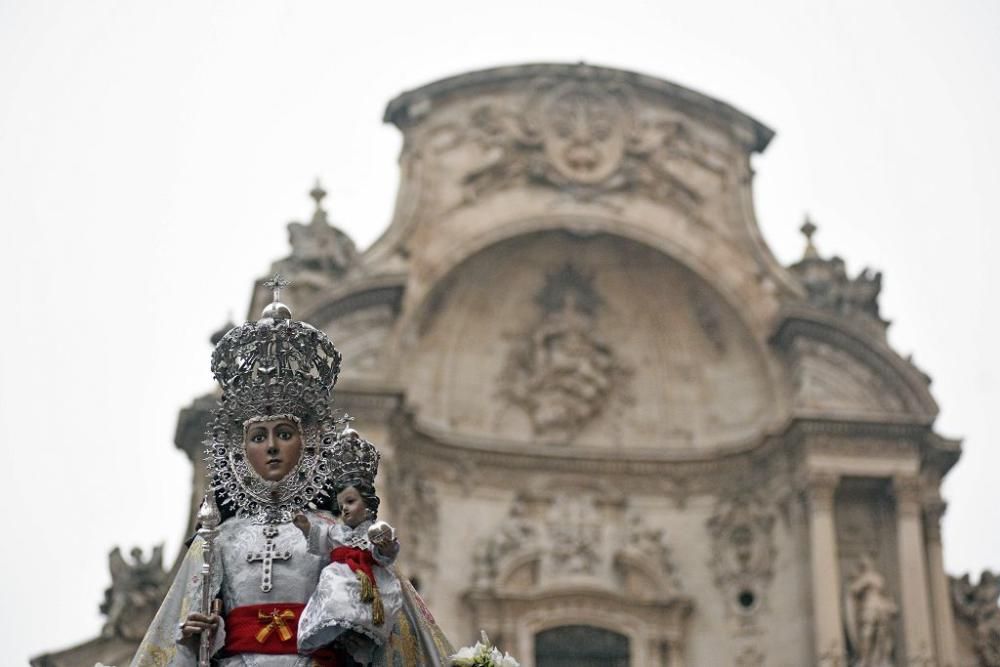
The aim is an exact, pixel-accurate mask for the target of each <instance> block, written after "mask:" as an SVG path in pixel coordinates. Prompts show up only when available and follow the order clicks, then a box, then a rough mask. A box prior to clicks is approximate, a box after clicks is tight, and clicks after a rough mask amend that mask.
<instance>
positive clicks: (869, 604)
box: [844, 555, 899, 667]
mask: <svg viewBox="0 0 1000 667" xmlns="http://www.w3.org/2000/svg"><path fill="white" fill-rule="evenodd" d="M898 615H899V606H898V605H897V604H896V601H895V600H894V599H893V598H892V596H891V595H890V594H889V591H888V590H887V587H886V583H885V577H883V576H882V575H881V574H880V573H879V572H878V571H877V570H876V569H875V561H874V560H873V559H872V558H871V557H870V556H867V555H865V556H861V557H860V558H859V559H858V561H857V563H856V566H855V569H854V572H853V574H852V575H851V578H850V579H849V580H848V581H847V586H846V591H845V600H844V617H845V618H844V626H845V628H844V629H845V631H846V632H845V634H846V635H847V640H848V642H849V646H848V649H849V657H850V660H851V666H852V667H893V665H894V664H895V661H894V659H893V649H894V648H895V644H896V616H898Z"/></svg>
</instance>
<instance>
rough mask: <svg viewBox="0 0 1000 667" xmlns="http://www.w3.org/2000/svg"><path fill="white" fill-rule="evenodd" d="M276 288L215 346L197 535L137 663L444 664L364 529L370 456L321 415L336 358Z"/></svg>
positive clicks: (439, 647) (406, 592) (437, 644)
mask: <svg viewBox="0 0 1000 667" xmlns="http://www.w3.org/2000/svg"><path fill="white" fill-rule="evenodd" d="M285 285H287V283H285V282H284V281H282V280H281V279H280V277H279V276H275V279H274V280H273V281H271V282H269V283H268V287H270V288H272V289H273V290H274V301H273V302H272V303H270V304H268V305H267V307H265V309H264V312H263V314H262V317H261V319H259V320H258V321H256V322H247V323H246V324H243V325H241V326H238V327H234V328H233V329H231V330H230V331H229V332H228V333H227V334H226V335H225V336H223V337H222V339H221V340H220V341H219V342H218V344H217V346H216V349H215V352H214V354H213V357H212V371H213V373H214V375H215V378H216V380H218V382H219V384H220V385H221V387H222V399H221V400H220V402H219V405H218V407H217V409H216V410H215V413H214V415H213V420H212V421H211V423H210V425H209V430H208V434H207V439H206V461H207V466H208V471H207V478H208V479H209V480H210V489H209V492H208V494H207V495H206V501H205V503H204V504H203V506H202V510H201V511H200V512H199V520H200V523H201V526H200V528H199V530H198V535H197V536H196V537H195V538H194V540H193V541H192V543H191V545H190V548H189V550H188V553H187V555H186V557H185V558H184V560H183V562H182V564H181V565H180V567H179V569H178V571H177V574H176V578H175V579H174V582H173V585H172V586H171V587H170V590H169V592H168V593H167V596H166V598H165V599H164V601H163V603H162V605H161V606H160V609H159V611H158V612H157V614H156V617H155V618H154V620H153V622H152V624H150V626H149V629H148V630H147V632H146V635H145V637H144V639H143V641H142V644H141V645H140V646H139V650H138V652H137V653H136V655H135V657H134V659H133V661H132V665H133V667H147V666H152V665H157V666H167V665H170V666H174V665H177V666H180V665H184V666H193V665H198V666H199V667H208V665H210V664H211V665H218V666H219V667H236V666H237V665H239V666H245V665H251V666H256V667H293V666H294V667H305V666H306V665H310V666H311V665H318V666H327V667H330V666H336V667H352V666H357V665H373V666H375V667H383V666H388V665H392V666H393V667H396V666H397V665H400V666H406V667H417V666H425V665H426V666H429V667H435V666H436V667H440V666H443V665H446V664H449V660H448V657H447V656H448V655H449V654H450V653H452V648H451V646H450V645H449V643H448V641H447V639H446V638H445V637H444V635H443V634H442V633H441V631H440V630H439V629H438V628H437V626H436V624H435V623H434V619H433V618H432V617H431V615H430V612H429V611H428V610H427V608H426V606H425V605H424V604H423V602H422V601H421V600H420V599H419V597H418V596H417V594H416V591H415V590H414V589H413V587H412V586H411V585H410V584H409V582H408V581H406V580H405V579H404V578H402V577H399V576H398V575H397V574H396V573H395V571H394V570H393V568H392V561H393V559H394V557H395V554H396V553H397V552H398V550H399V544H398V542H397V541H396V540H395V537H394V531H393V530H392V528H391V527H389V526H388V525H387V524H384V523H381V522H379V523H378V524H374V525H373V524H372V523H371V521H370V519H373V518H375V514H376V512H377V509H378V504H379V503H378V498H377V496H375V492H374V485H373V484H374V477H375V472H376V471H377V465H378V459H379V455H378V452H377V451H376V450H375V448H374V447H373V446H372V445H371V443H369V442H367V441H365V440H364V439H363V438H361V437H360V435H358V433H357V432H356V431H354V430H353V429H351V428H347V427H345V422H346V421H347V420H346V418H344V419H335V418H334V416H333V415H332V413H331V410H330V394H331V392H332V389H333V386H334V384H335V382H336V380H337V375H338V373H339V371H340V362H341V355H340V352H338V351H337V349H336V348H335V347H334V345H333V343H332V342H331V341H330V339H329V338H328V337H327V336H326V334H325V333H324V332H322V331H319V330H317V329H315V328H313V327H312V326H310V325H309V324H306V323H305V322H300V321H296V320H293V319H292V318H291V311H290V310H289V309H288V307H287V306H285V305H284V304H282V303H280V302H279V300H278V298H279V295H280V289H281V288H282V287H284V286H285ZM216 500H218V504H216ZM337 515H339V518H338V516H337ZM304 533H305V534H306V536H307V537H304ZM307 538H308V539H307ZM324 550H326V551H325V552H324Z"/></svg>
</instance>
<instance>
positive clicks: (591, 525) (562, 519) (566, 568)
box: [473, 491, 680, 599]
mask: <svg viewBox="0 0 1000 667" xmlns="http://www.w3.org/2000/svg"><path fill="white" fill-rule="evenodd" d="M602 495H603V494H597V493H594V492H592V491H576V492H561V493H556V494H531V493H525V494H521V495H519V496H518V497H517V498H516V499H515V500H514V502H513V503H512V504H511V507H510V510H509V511H508V514H507V518H506V519H504V521H503V522H502V523H501V524H500V525H499V526H498V527H497V528H496V529H495V530H494V531H493V532H492V533H491V534H490V536H489V537H488V538H486V539H484V540H483V541H481V542H480V543H479V544H478V545H477V548H476V551H475V559H474V560H475V563H474V565H475V567H474V580H473V588H474V589H476V590H479V591H494V592H496V591H497V590H498V589H499V588H504V587H506V588H508V589H509V588H511V587H514V588H516V589H517V590H519V591H521V592H531V591H534V590H537V589H538V588H540V587H544V588H558V587H559V586H560V584H562V585H578V584H586V585H589V586H594V587H599V588H606V589H609V590H611V591H613V592H615V593H622V592H626V593H628V594H632V595H638V596H646V597H653V598H659V599H669V598H671V597H672V596H674V595H676V594H677V593H678V592H679V590H680V585H679V583H678V581H677V579H676V574H675V570H674V565H673V562H672V559H671V552H670V547H669V545H668V543H667V537H666V534H665V532H664V531H663V530H662V529H658V528H653V527H651V526H649V525H648V524H647V523H646V522H645V520H644V519H643V517H642V515H641V514H640V513H638V512H637V511H636V510H635V509H634V508H629V507H628V505H627V503H626V502H625V501H624V500H622V499H616V500H612V501H608V500H606V499H603V498H602V497H601V496H602ZM519 571H521V572H522V573H523V572H527V574H526V575H524V576H518V572H519Z"/></svg>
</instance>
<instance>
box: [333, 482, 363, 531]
mask: <svg viewBox="0 0 1000 667" xmlns="http://www.w3.org/2000/svg"><path fill="white" fill-rule="evenodd" d="M337 506H338V507H340V518H342V519H343V520H344V523H346V524H347V525H348V526H350V527H351V528H354V527H355V526H357V525H358V524H360V523H362V522H364V520H365V519H367V518H368V505H366V504H365V499H364V498H362V497H361V494H360V493H358V490H357V489H355V488H354V487H353V486H349V487H347V488H346V489H344V490H343V491H341V492H340V493H338V494H337Z"/></svg>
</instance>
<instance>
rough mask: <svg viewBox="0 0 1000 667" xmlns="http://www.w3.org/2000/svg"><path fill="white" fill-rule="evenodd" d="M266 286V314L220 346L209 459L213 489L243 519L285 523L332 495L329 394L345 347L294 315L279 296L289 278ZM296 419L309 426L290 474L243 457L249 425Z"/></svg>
mask: <svg viewBox="0 0 1000 667" xmlns="http://www.w3.org/2000/svg"><path fill="white" fill-rule="evenodd" d="M265 285H266V286H267V287H269V288H271V289H272V290H273V291H274V299H273V301H272V302H271V303H269V304H268V305H267V307H265V308H264V311H263V313H262V314H261V318H260V319H259V320H257V321H256V322H247V323H246V324H243V325H241V326H238V327H234V328H232V329H230V330H229V332H228V333H226V335H225V336H223V337H222V339H221V340H220V341H219V343H218V345H216V347H215V352H214V353H213V355H212V373H213V375H214V376H215V379H216V380H217V381H218V382H219V385H220V386H221V387H222V398H221V400H220V401H219V405H218V407H217V409H216V411H215V414H214V416H213V419H212V421H211V422H210V424H209V432H208V441H207V443H206V460H207V463H208V472H209V475H210V479H211V480H212V488H213V489H215V490H216V492H217V493H218V494H219V496H220V502H222V503H223V504H225V505H235V506H236V511H237V513H238V514H239V515H241V516H251V517H253V518H255V519H257V520H260V521H262V522H280V521H287V520H290V519H291V517H292V516H293V515H294V514H295V513H297V512H299V511H301V510H302V509H303V508H305V507H306V506H307V505H308V504H309V503H311V502H312V501H313V500H314V499H315V498H316V497H317V496H319V495H325V494H326V491H325V489H326V487H327V485H328V483H329V482H330V481H331V474H332V472H333V470H332V465H331V464H332V459H331V447H332V444H333V442H334V438H333V432H334V430H335V428H336V426H337V423H338V422H337V421H336V420H335V419H334V418H333V415H332V412H331V408H330V392H331V391H332V389H333V386H334V384H335V383H336V381H337V374H338V373H339V371H340V360H341V356H340V352H338V351H337V348H336V347H334V345H333V343H332V342H331V341H330V339H329V337H327V335H326V334H325V333H324V332H322V331H320V330H318V329H316V328H314V327H312V326H311V325H309V324H306V323H305V322H299V321H296V320H293V319H291V310H289V308H288V306H286V305H285V304H283V303H281V302H280V301H279V296H280V292H281V289H282V288H284V287H286V286H287V285H288V283H287V282H286V281H284V280H282V278H281V276H278V275H276V276H275V277H274V279H273V280H270V281H268V282H267V283H265ZM278 418H284V419H291V420H293V421H294V422H296V423H297V424H298V425H299V428H300V430H301V431H302V438H303V447H302V454H301V456H300V458H299V463H298V465H297V466H296V467H295V469H294V470H292V472H291V473H289V474H288V475H287V476H286V477H285V478H284V479H282V480H281V481H279V482H269V481H266V480H264V479H263V478H261V477H260V476H259V475H258V474H257V473H256V472H254V470H253V469H252V468H251V467H250V465H249V464H248V463H247V461H246V457H245V456H244V443H243V436H244V429H245V427H246V425H247V424H248V423H251V422H254V421H259V420H266V419H278Z"/></svg>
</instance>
